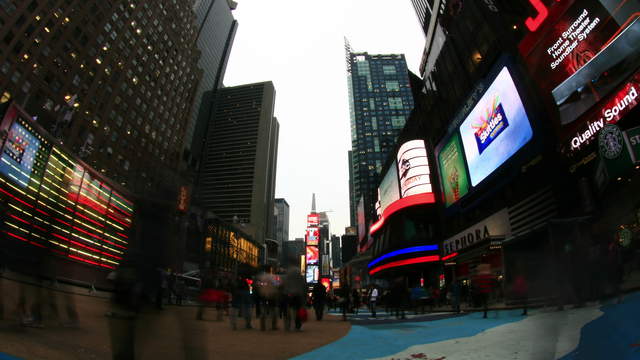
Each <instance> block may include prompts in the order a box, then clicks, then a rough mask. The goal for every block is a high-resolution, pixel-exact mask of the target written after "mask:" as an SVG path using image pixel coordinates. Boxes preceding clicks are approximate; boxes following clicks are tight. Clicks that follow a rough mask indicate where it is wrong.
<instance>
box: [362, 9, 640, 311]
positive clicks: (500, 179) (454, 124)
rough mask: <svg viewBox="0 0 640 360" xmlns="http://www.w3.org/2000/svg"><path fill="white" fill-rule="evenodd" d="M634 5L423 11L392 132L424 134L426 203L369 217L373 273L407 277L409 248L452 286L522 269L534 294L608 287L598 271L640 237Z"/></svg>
mask: <svg viewBox="0 0 640 360" xmlns="http://www.w3.org/2000/svg"><path fill="white" fill-rule="evenodd" d="M440 3H443V2H440V1H435V2H434V7H436V8H439V7H438V4H440ZM448 3H449V4H453V3H454V2H448ZM458 3H459V2H458ZM639 9H640V4H639V3H638V2H627V1H599V0H594V1H561V2H555V1H541V2H535V5H534V2H533V1H524V0H523V1H508V2H507V1H502V2H498V1H483V2H464V6H462V7H459V8H454V9H449V8H448V7H445V10H446V11H443V12H438V13H435V12H434V16H432V18H431V19H430V21H429V22H430V26H429V30H430V31H429V32H428V37H427V51H425V54H426V55H425V58H423V61H422V71H423V72H422V76H423V80H424V86H423V88H422V89H421V91H419V92H418V93H421V94H422V95H419V96H418V97H417V98H419V100H416V107H415V110H414V113H412V116H411V117H410V119H409V121H408V122H407V125H406V126H405V129H404V130H403V132H402V133H401V134H400V136H399V141H398V142H399V144H404V143H405V142H407V141H413V140H416V139H418V140H420V141H424V144H425V150H426V151H425V154H426V157H427V158H428V163H429V164H431V166H430V170H431V171H430V173H431V174H432V176H431V179H430V180H431V183H432V184H433V188H432V191H433V193H434V197H435V204H434V205H435V206H431V207H424V206H423V207H422V208H420V207H416V206H414V204H411V206H409V207H406V208H404V209H403V210H402V211H399V210H397V208H398V207H397V206H395V207H393V209H394V210H395V211H393V212H392V213H390V214H389V216H387V217H385V220H386V221H385V222H386V224H387V225H384V224H381V225H380V226H378V224H377V223H376V224H374V226H373V227H371V228H370V232H372V233H374V245H373V259H372V261H371V262H369V264H368V267H369V275H371V276H373V277H381V278H382V277H385V276H405V277H407V278H409V280H410V283H411V284H415V283H417V281H418V277H419V276H420V275H421V274H420V272H421V273H422V274H424V271H425V270H426V269H427V267H426V266H422V267H417V266H416V265H417V264H418V261H420V262H421V263H426V262H429V263H432V266H430V270H429V274H428V276H427V277H426V278H425V279H424V281H425V283H427V284H429V285H431V284H433V285H437V286H441V287H444V286H447V285H449V284H451V283H453V282H458V283H459V284H460V285H461V286H462V289H463V291H466V289H467V288H468V286H470V285H471V283H472V281H473V279H474V277H475V276H476V275H477V274H479V273H481V272H484V271H487V272H488V273H490V274H491V275H492V276H494V277H495V279H496V280H497V281H498V283H499V284H500V286H499V289H500V290H503V291H504V290H505V289H509V288H510V287H511V286H512V284H513V281H514V278H515V277H517V276H520V275H524V276H526V277H527V281H528V283H529V292H530V294H529V296H530V297H540V298H543V297H548V296H552V295H554V294H557V293H561V294H563V295H562V296H566V295H567V294H571V295H570V296H575V297H576V298H577V299H578V301H583V300H589V299H593V298H594V296H596V295H594V294H597V293H598V292H600V291H604V292H606V291H607V290H606V289H607V286H606V285H605V284H604V283H603V282H602V281H600V282H598V280H593V279H597V273H598V272H599V271H602V269H603V268H604V269H606V268H607V266H613V267H614V268H615V267H616V266H619V265H616V264H614V263H611V262H608V261H607V260H606V259H608V258H609V256H611V252H612V251H613V252H619V253H621V254H623V255H622V257H623V258H625V259H633V258H634V255H633V254H634V251H636V249H637V248H638V246H639V244H638V232H637V229H638V227H637V226H638V219H637V216H636V215H637V209H638V208H639V206H640V193H639V192H638V187H637V183H638V181H639V180H638V175H639V174H638V172H637V165H636V164H637V162H636V160H635V159H636V155H635V154H636V153H637V150H636V148H635V145H634V144H635V143H636V142H635V141H631V140H625V139H632V138H634V136H636V135H635V134H637V132H638V125H640V117H639V115H638V111H639V110H638V108H637V107H636V105H637V100H636V99H637V89H638V87H639V85H638V78H639V75H638V71H639V64H640V61H639V59H640V57H639V56H640V49H638V47H637V46H635V45H634V46H631V45H630V44H637V43H638V42H637V41H638V39H637V35H636V34H637V33H638V32H637V27H638V26H640V25H638V24H640V22H638V20H637V15H636V14H637V12H638V10H639ZM571 24H578V25H575V26H573V27H572V25H571ZM434 29H436V30H437V29H440V30H438V31H435V30H434ZM560 40H562V41H560ZM563 44H566V45H563ZM452 79H455V81H452ZM587 84H588V86H586V85H587ZM605 84H607V85H605ZM625 134H626V135H625ZM616 144H617V145H616ZM403 146H404V145H403ZM498 149H499V150H498ZM400 153H402V151H400V149H399V150H398V153H397V154H393V155H390V157H389V159H388V161H387V164H388V165H390V166H391V164H393V162H394V161H395V160H397V159H399V158H400ZM385 171H388V170H386V169H385ZM550 174H552V175H551V176H550ZM386 184H387V183H386V182H385V179H382V181H380V183H379V186H380V187H381V188H387V186H386ZM385 193H386V192H385ZM622 194H625V195H624V196H623V195H622ZM396 201H397V200H396ZM400 201H402V199H400ZM381 202H382V203H383V204H384V201H382V199H381ZM392 204H393V203H392ZM613 204H615V205H613ZM388 208H392V206H389V207H388ZM412 214H413V215H412ZM383 215H384V211H383ZM420 219H423V220H420ZM425 219H429V220H425ZM394 224H395V225H394ZM407 225H413V226H414V229H415V230H416V231H413V233H415V234H416V235H419V234H421V233H422V234H423V235H421V236H416V238H417V239H419V238H422V240H420V241H419V242H417V243H414V244H411V246H410V247H407V244H408V243H407V242H406V241H411V238H412V237H411V236H409V237H406V236H405V242H404V243H402V242H400V241H399V240H400V239H402V237H400V236H397V234H394V233H393V229H394V227H396V228H398V229H401V228H405V229H406V228H407ZM431 225H433V226H431ZM403 231H404V230H403ZM404 232H405V233H406V231H404ZM606 249H608V250H606ZM612 249H613V250H612ZM616 249H617V250H616ZM416 253H422V254H424V255H420V256H419V257H417V258H416V257H415V256H413V255H409V254H416ZM627 261H630V260H627ZM394 269H395V270H394ZM416 270H417V271H419V272H416ZM503 291H497V292H496V293H495V297H496V298H498V299H500V298H501V297H503V296H504V297H507V300H509V299H508V297H509V293H508V292H503ZM500 300H502V299H500Z"/></svg>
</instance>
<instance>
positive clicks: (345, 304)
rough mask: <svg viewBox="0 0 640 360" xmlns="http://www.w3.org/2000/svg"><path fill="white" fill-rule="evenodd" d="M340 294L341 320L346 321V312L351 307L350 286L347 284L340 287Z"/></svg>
mask: <svg viewBox="0 0 640 360" xmlns="http://www.w3.org/2000/svg"><path fill="white" fill-rule="evenodd" d="M341 295H342V296H340V303H341V305H342V320H343V321H347V313H348V312H349V310H350V309H351V288H350V287H349V285H348V284H346V285H345V286H344V288H342V293H341Z"/></svg>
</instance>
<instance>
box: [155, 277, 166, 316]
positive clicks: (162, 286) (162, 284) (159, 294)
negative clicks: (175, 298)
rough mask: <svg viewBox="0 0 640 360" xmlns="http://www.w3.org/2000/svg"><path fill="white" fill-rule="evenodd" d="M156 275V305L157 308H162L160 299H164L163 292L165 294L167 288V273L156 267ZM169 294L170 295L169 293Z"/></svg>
mask: <svg viewBox="0 0 640 360" xmlns="http://www.w3.org/2000/svg"><path fill="white" fill-rule="evenodd" d="M156 271H157V276H158V283H157V284H158V287H157V289H156V301H155V303H156V307H157V308H158V310H162V309H163V308H162V302H163V301H162V300H163V299H164V296H165V294H167V289H168V288H169V281H168V279H167V273H166V272H165V271H164V269H162V268H161V267H158V268H156ZM169 296H170V295H169Z"/></svg>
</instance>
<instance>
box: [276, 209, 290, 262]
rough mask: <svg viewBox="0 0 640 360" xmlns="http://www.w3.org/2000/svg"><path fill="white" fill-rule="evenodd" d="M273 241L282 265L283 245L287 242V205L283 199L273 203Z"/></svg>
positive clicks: (283, 260)
mask: <svg viewBox="0 0 640 360" xmlns="http://www.w3.org/2000/svg"><path fill="white" fill-rule="evenodd" d="M273 212H274V221H275V226H274V228H275V236H274V238H275V241H276V242H277V243H278V252H279V261H280V264H284V262H285V259H284V251H283V249H284V243H285V242H287V241H289V203H287V200H285V199H282V198H280V199H275V203H274V209H273Z"/></svg>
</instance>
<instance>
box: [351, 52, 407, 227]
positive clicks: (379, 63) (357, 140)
mask: <svg viewBox="0 0 640 360" xmlns="http://www.w3.org/2000/svg"><path fill="white" fill-rule="evenodd" d="M346 51H347V72H348V84H349V110H350V116H351V148H352V154H351V161H350V163H351V167H352V168H351V169H350V170H351V171H350V175H351V176H350V182H351V184H350V188H352V189H353V191H352V192H350V199H349V202H350V209H351V219H355V218H356V216H355V209H356V204H357V203H358V201H359V199H360V197H364V210H365V219H367V221H368V220H369V219H372V216H373V215H374V214H375V202H376V200H377V187H378V183H379V181H380V172H381V170H382V167H383V165H384V162H385V161H386V159H387V155H388V154H389V151H391V150H393V148H394V146H395V144H396V138H397V136H398V134H399V132H400V131H401V130H402V128H403V127H404V124H405V121H406V119H407V118H408V117H409V113H410V112H411V110H412V109H413V97H412V94H411V88H410V85H409V75H408V70H407V63H406V60H405V57H404V55H402V54H390V55H369V54H368V53H366V52H364V53H355V52H353V51H351V48H350V46H349V45H348V44H347V46H346ZM352 225H355V224H352Z"/></svg>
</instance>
